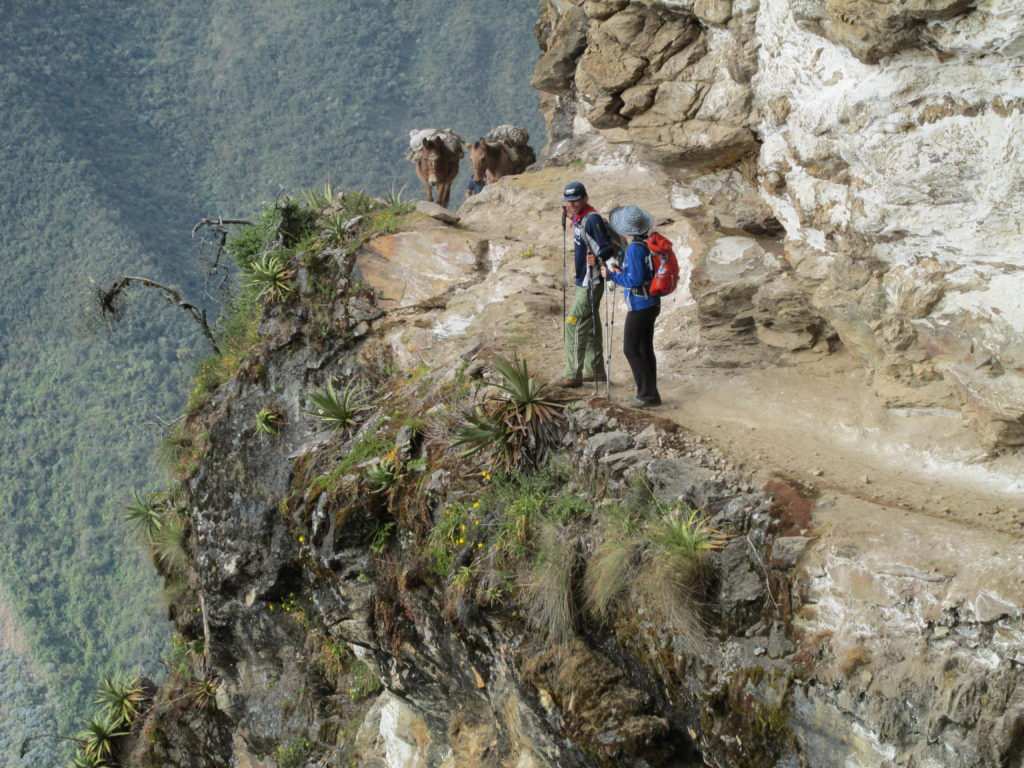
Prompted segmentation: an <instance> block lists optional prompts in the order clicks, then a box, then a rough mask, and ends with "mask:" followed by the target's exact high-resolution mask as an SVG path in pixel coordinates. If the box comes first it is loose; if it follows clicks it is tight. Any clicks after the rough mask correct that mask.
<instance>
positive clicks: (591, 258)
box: [587, 253, 597, 267]
mask: <svg viewBox="0 0 1024 768" xmlns="http://www.w3.org/2000/svg"><path fill="white" fill-rule="evenodd" d="M587 266H590V267H594V266H597V256H595V255H594V254H592V253H588V254H587Z"/></svg>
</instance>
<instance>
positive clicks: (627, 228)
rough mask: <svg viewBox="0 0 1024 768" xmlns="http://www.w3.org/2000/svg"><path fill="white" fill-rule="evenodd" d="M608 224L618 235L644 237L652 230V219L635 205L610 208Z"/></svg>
mask: <svg viewBox="0 0 1024 768" xmlns="http://www.w3.org/2000/svg"><path fill="white" fill-rule="evenodd" d="M608 223H609V224H611V225H612V229H614V230H615V231H616V232H618V233H619V234H620V235H644V234H647V233H648V232H650V231H651V230H652V229H654V217H653V216H651V214H649V213H648V212H647V211H645V210H644V209H643V208H638V207H637V206H635V205H620V206H619V207H618V208H612V210H611V213H609V214H608Z"/></svg>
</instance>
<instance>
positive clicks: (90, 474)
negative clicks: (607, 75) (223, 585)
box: [0, 0, 543, 754]
mask: <svg viewBox="0 0 1024 768" xmlns="http://www.w3.org/2000/svg"><path fill="white" fill-rule="evenodd" d="M536 16H537V3H536V2H535V0H517V1H516V2H508V1H507V0H504V1H501V2H499V0H457V1H455V2H450V1H447V0H446V1H444V2H442V1H441V0H417V2H413V3H398V2H394V3H382V2H379V0H345V1H344V2H337V1H335V0H318V1H316V2H307V3H303V4H301V5H288V6H283V5H282V4H280V3H276V2H271V0H262V1H260V2H250V3H244V4H240V3H237V2H227V1H226V0H214V2H204V3H199V2H197V1H196V0H186V1H185V2H170V0H158V1H156V2H147V3H145V4H125V3H116V2H109V1H100V2H96V1H90V2H84V0H83V1H81V2H68V3H61V4H60V6H59V10H56V9H55V7H54V5H53V4H51V3H45V2H41V1H33V0H26V1H25V2H18V3H6V4H3V5H2V6H0V41H2V42H3V45H4V50H5V54H4V57H3V60H2V62H0V101H2V103H3V105H4V108H3V110H2V111H0V136H3V141H2V144H0V156H2V162H0V217H2V220H3V222H4V225H3V227H2V229H0V253H2V255H3V259H4V265H5V267H6V270H7V275H6V280H5V284H6V285H5V290H4V292H3V295H2V297H0V328H2V330H3V333H2V336H0V392H2V397H0V424H2V425H3V434H4V438H3V440H2V441H0V457H2V458H0V461H2V464H0V466H2V475H0V520H2V530H3V533H4V535H3V536H2V537H0V581H2V582H3V584H4V585H6V587H7V588H8V592H9V594H10V597H11V600H12V602H13V604H14V608H15V612H16V614H17V616H18V617H19V620H20V621H21V623H22V624H23V625H24V630H25V633H26V635H27V637H28V641H29V646H30V648H31V653H32V654H33V656H34V658H35V660H36V661H37V662H39V663H40V665H41V669H43V671H44V676H45V677H46V679H47V682H48V683H49V689H50V690H51V691H54V690H59V691H60V696H59V697H58V698H59V700H58V712H59V714H58V726H59V727H60V728H67V727H69V723H72V721H73V720H74V719H75V718H77V717H78V711H77V710H78V709H80V705H81V704H82V702H83V701H85V700H86V699H88V698H89V697H90V696H91V691H92V687H93V685H94V684H95V682H96V680H97V677H98V675H99V674H101V673H102V672H104V671H107V670H113V669H115V668H122V667H136V666H140V665H141V666H143V667H145V668H146V669H147V670H149V671H151V672H155V671H156V670H157V669H158V665H157V663H156V659H157V657H158V656H159V654H160V652H161V649H162V648H163V647H164V646H165V644H166V642H167V635H168V630H167V628H166V625H165V624H164V622H163V619H162V613H163V609H162V607H161V606H160V602H159V597H158V590H157V587H156V582H155V580H154V578H153V575H152V573H151V569H150V567H149V566H148V564H147V563H145V562H144V560H143V558H142V557H141V556H140V555H139V554H138V553H137V550H136V548H135V546H134V545H133V544H130V543H129V544H126V543H125V540H126V536H127V531H126V528H125V526H124V525H123V523H122V522H121V520H120V518H121V509H122V507H123V505H124V504H125V503H126V502H128V501H129V500H130V499H131V492H132V490H133V489H138V490H140V491H142V492H145V491H147V490H148V489H149V488H151V487H154V486H155V484H156V483H157V471H156V470H155V469H154V468H153V466H152V461H151V459H150V456H151V452H152V449H153V447H154V445H155V444H156V442H157V441H158V440H159V438H160V433H159V430H158V429H155V428H152V427H151V426H147V425H152V423H153V421H154V417H161V418H164V419H168V418H172V417H173V415H174V414H175V413H176V412H177V411H178V410H179V409H180V406H181V402H180V395H179V393H180V392H181V390H182V382H183V381H184V379H185V378H186V377H187V376H188V375H189V374H190V372H191V370H192V368H193V366H194V365H195V364H196V362H197V361H198V360H199V359H201V357H202V355H203V354H205V352H206V350H205V348H204V345H205V342H204V341H203V340H202V339H201V337H199V336H198V335H197V334H195V333H194V329H193V328H192V327H191V325H190V324H189V323H188V321H187V318H185V317H184V316H183V315H179V314H177V311H176V310H174V309H173V308H171V307H169V306H167V305H165V304H164V303H163V302H161V301H159V299H158V298H157V297H156V295H155V294H154V295H145V294H136V295H135V296H134V297H133V301H134V308H133V311H132V313H131V316H130V319H129V321H128V322H127V323H124V324H122V325H120V326H119V327H118V328H117V329H116V330H115V332H114V334H113V335H112V336H111V337H110V338H109V339H108V338H106V337H104V336H103V335H100V336H93V335H89V334H87V333H85V332H84V331H83V330H82V323H81V310H82V306H83V305H84V303H85V300H86V297H87V294H88V293H89V288H90V280H95V281H97V282H98V283H103V282H104V281H106V280H108V279H110V278H111V277H112V276H115V275H117V274H124V273H128V274H142V275H146V276H148V277H152V278H155V279H158V280H161V281H163V282H166V283H168V284H171V285H175V286H177V287H179V288H180V289H182V291H183V293H184V294H186V295H187V296H188V298H189V299H191V300H193V301H195V302H196V303H199V304H202V305H203V306H209V307H213V308H215V307H216V304H217V302H218V299H219V297H218V296H217V295H216V294H215V293H209V294H207V293H204V281H203V276H202V275H201V274H200V271H199V270H198V269H197V268H196V261H195V258H194V253H193V243H192V241H191V240H190V237H189V233H190V230H191V227H192V225H193V224H194V223H195V221H196V220H198V219H199V218H201V217H203V216H207V215H224V216H236V215H246V214H248V213H251V212H252V211H253V210H255V209H256V207H257V204H258V203H259V202H260V201H263V200H267V199H271V198H273V197H274V196H275V195H276V194H277V193H278V192H279V190H280V189H288V190H292V191H294V190H295V189H303V188H306V189H309V188H313V187H322V186H323V183H324V181H325V180H328V179H329V180H331V181H332V182H333V183H334V184H335V185H337V186H346V187H359V188H364V189H366V190H368V191H370V192H373V193H383V192H385V191H386V190H388V189H389V187H394V188H396V189H398V188H401V187H402V186H403V185H405V184H409V185H410V186H409V189H408V191H407V194H408V195H411V196H413V195H418V194H419V192H420V190H419V187H418V186H415V185H416V184H417V182H416V180H415V177H414V175H413V173H412V169H411V166H410V165H409V163H408V162H406V161H405V159H404V150H405V147H406V145H407V139H408V131H409V130H410V129H411V128H416V127H429V126H436V127H452V128H454V129H456V130H457V131H459V132H461V133H462V134H463V136H464V137H465V138H467V139H469V140H472V139H474V138H476V137H477V136H479V135H482V134H484V133H486V132H487V131H488V130H489V129H490V128H491V127H493V126H494V125H496V124H499V123H503V122H516V123H519V124H521V125H524V126H525V127H526V128H527V130H529V131H530V133H531V134H533V136H534V141H533V143H534V146H536V147H537V148H538V149H539V147H540V146H541V145H542V144H543V141H542V140H541V133H542V129H541V123H540V118H539V116H538V114H537V110H536V96H535V94H534V93H533V92H531V90H530V88H529V85H528V81H529V74H530V71H531V69H532V67H533V64H534V61H535V59H536V52H537V46H536V42H535V40H534V39H533V24H534V21H535V19H536ZM463 178H464V176H463ZM458 194H461V190H460V191H459V193H458ZM2 685H3V683H0V686H2ZM0 695H3V692H2V691H0ZM14 736H17V734H13V735H12V738H11V742H10V743H13V741H14ZM36 744H37V746H38V745H39V744H41V743H40V742H37V743H36ZM15 746H16V745H15ZM39 748H42V747H41V746H40V747H39ZM37 754H38V753H37Z"/></svg>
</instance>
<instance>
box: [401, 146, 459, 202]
mask: <svg viewBox="0 0 1024 768" xmlns="http://www.w3.org/2000/svg"><path fill="white" fill-rule="evenodd" d="M462 144H463V142H462V138H461V137H460V136H459V134H457V133H455V131H453V130H450V129H448V130H443V131H438V130H436V129H434V128H426V129H417V130H412V131H409V152H408V153H407V154H406V158H407V159H408V160H410V161H411V162H412V163H413V164H414V165H415V166H416V175H417V176H419V178H420V181H422V182H423V190H424V192H425V194H426V198H427V200H428V201H430V202H434V193H433V190H434V188H436V189H437V202H438V203H440V204H441V205H443V206H445V207H447V206H448V198H449V197H450V196H451V191H452V182H453V181H455V177H456V176H458V175H459V160H461V159H462Z"/></svg>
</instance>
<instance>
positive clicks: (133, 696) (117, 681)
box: [93, 674, 146, 725]
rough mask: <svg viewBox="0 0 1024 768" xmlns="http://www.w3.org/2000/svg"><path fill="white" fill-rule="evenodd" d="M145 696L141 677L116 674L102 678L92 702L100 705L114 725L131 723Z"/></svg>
mask: <svg viewBox="0 0 1024 768" xmlns="http://www.w3.org/2000/svg"><path fill="white" fill-rule="evenodd" d="M145 698H146V691H145V689H144V688H143V687H142V678H141V677H139V676H138V675H135V676H134V677H124V676H122V675H121V674H117V675H115V676H114V677H112V678H111V677H104V678H103V681H102V682H101V683H100V687H99V688H98V689H97V690H96V698H95V699H94V700H93V703H94V704H99V705H100V706H102V707H103V709H104V713H105V714H106V715H107V717H109V718H110V720H111V721H112V722H113V723H115V724H116V725H131V723H132V721H133V720H135V718H136V717H137V716H138V714H139V707H140V705H141V704H142V702H143V701H144V700H145Z"/></svg>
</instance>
